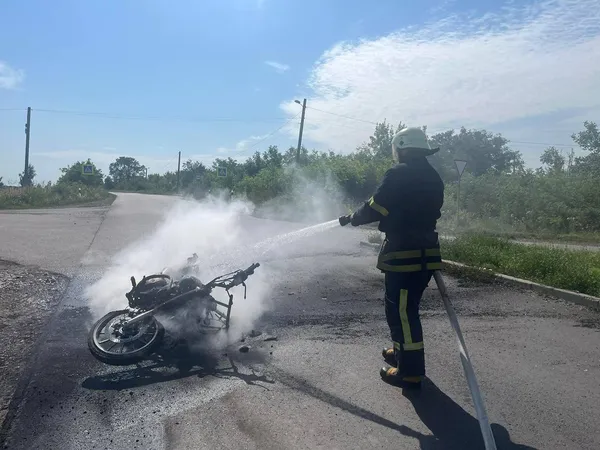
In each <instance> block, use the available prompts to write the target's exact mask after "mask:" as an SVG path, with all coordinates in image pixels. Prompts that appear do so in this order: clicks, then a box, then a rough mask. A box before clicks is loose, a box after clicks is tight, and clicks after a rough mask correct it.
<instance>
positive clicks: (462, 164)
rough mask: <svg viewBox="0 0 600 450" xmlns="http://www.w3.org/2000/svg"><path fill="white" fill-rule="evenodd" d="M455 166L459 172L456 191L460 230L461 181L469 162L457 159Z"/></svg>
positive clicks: (457, 219)
mask: <svg viewBox="0 0 600 450" xmlns="http://www.w3.org/2000/svg"><path fill="white" fill-rule="evenodd" d="M454 164H456V171H457V172H458V183H457V184H458V185H457V191H456V229H457V230H458V227H459V224H460V219H459V215H460V179H461V178H462V174H463V171H464V170H465V167H466V166H467V161H463V160H461V159H455V160H454Z"/></svg>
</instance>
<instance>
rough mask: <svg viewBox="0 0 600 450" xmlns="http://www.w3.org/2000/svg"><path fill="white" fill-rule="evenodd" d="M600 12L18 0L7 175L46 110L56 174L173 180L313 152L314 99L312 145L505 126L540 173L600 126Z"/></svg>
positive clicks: (51, 168)
mask: <svg viewBox="0 0 600 450" xmlns="http://www.w3.org/2000/svg"><path fill="white" fill-rule="evenodd" d="M370 4H371V5H374V6H370ZM594 5H595V6H594ZM599 9H600V8H598V7H597V4H596V2H595V1H592V0H580V1H574V0H558V1H542V2H536V1H528V2H518V1H511V2H501V1H458V0H456V1H449V0H443V1H437V0H436V1H434V0H427V1H413V2H398V1H397V0H379V1H377V2H366V1H364V0H363V1H358V0H346V1H342V0H327V1H324V0H303V1H291V0H289V1H284V0H203V1H192V0H179V1H166V0H145V1H134V0H107V1H103V2H84V1H79V0H54V1H52V2H49V1H44V0H28V1H27V2H23V1H18V0H4V1H3V2H2V5H1V6H0V157H1V159H0V160H1V161H2V163H1V164H0V176H2V177H3V179H4V181H5V182H7V181H8V182H13V183H16V182H17V181H18V173H20V172H22V170H23V165H24V162H23V161H24V142H25V139H24V138H25V135H24V123H25V110H26V108H27V107H28V106H31V107H32V108H33V113H32V125H31V131H32V134H31V147H30V148H31V156H30V161H31V163H32V164H33V165H34V166H35V167H36V170H37V173H38V177H37V181H43V180H46V181H48V180H55V179H56V178H57V177H58V176H59V174H60V172H59V168H60V167H64V166H66V165H68V164H70V163H72V162H74V161H76V160H78V159H85V158H87V157H91V158H92V160H94V161H95V162H96V163H97V164H98V165H99V166H100V167H101V168H103V170H104V172H105V173H107V172H108V165H109V164H110V162H112V161H113V160H114V159H115V158H116V157H118V156H121V155H127V156H135V157H136V158H138V159H139V160H140V162H142V163H143V164H146V165H147V166H148V167H149V170H150V172H163V171H164V170H166V169H171V170H173V169H175V168H176V165H177V152H178V151H181V152H182V159H183V160H185V159H187V158H193V159H201V160H203V161H205V162H207V163H210V162H211V161H212V160H213V159H214V158H215V157H228V156H231V157H235V158H242V159H244V158H245V157H247V156H249V155H251V154H252V153H253V152H254V151H256V150H264V149H265V148H266V147H267V146H268V145H269V144H277V145H279V146H280V147H281V148H284V149H285V148H287V147H289V146H295V145H296V141H297V133H298V123H299V118H298V117H296V115H297V114H298V113H299V112H300V106H299V105H297V104H295V103H293V100H294V99H296V98H298V99H302V98H303V97H307V98H308V106H309V108H310V109H307V116H306V125H305V127H306V128H305V135H304V143H305V144H306V145H307V146H308V147H310V148H318V149H321V150H328V149H332V150H334V151H340V152H348V151H351V150H353V149H354V148H355V147H356V145H358V144H360V143H361V142H362V141H364V140H366V139H367V138H368V136H369V134H370V132H371V131H372V129H373V125H372V123H370V122H376V121H379V120H383V119H385V118H387V119H388V120H390V121H392V122H398V121H400V120H402V121H404V122H405V123H409V124H411V125H428V127H429V128H430V129H431V130H432V131H442V130H445V129H447V128H451V127H459V126H461V125H465V126H467V127H485V128H487V129H488V130H490V131H493V132H502V133H503V134H504V135H505V136H506V137H507V138H509V139H511V140H513V141H515V143H514V144H513V146H514V147H515V148H518V149H519V150H521V151H522V152H523V154H524V155H525V158H526V160H527V162H528V163H529V164H531V165H533V166H537V165H539V163H538V159H539V155H540V153H541V152H542V151H543V149H544V148H545V145H542V144H546V143H549V144H561V145H565V147H561V148H564V149H565V150H569V149H570V145H571V144H572V141H571V139H570V134H571V133H572V132H574V131H578V130H580V129H582V127H583V125H582V123H583V121H584V120H597V119H598V113H599V112H600V68H599V66H600V63H598V62H595V61H600V12H598V10H599ZM594 58H595V59H594ZM13 109H14V110H13ZM323 111H325V112H328V113H329V114H327V113H325V112H323ZM336 114H337V115H336ZM340 116H348V117H352V118H355V119H359V120H352V119H348V118H347V117H340ZM278 128H279V130H278V131H276V130H277V129H278ZM575 149H576V150H577V148H575Z"/></svg>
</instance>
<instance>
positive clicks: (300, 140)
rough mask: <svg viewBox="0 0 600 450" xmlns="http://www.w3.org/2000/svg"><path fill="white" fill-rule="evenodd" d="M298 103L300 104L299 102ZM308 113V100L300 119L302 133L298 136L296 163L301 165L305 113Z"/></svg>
mask: <svg viewBox="0 0 600 450" xmlns="http://www.w3.org/2000/svg"><path fill="white" fill-rule="evenodd" d="M296 103H298V104H300V102H299V101H298V100H296ZM305 112H306V99H304V101H303V102H302V118H301V119H300V133H299V134H298V150H297V151H296V162H297V163H298V164H300V149H301V148H302V131H303V130H304V113H305Z"/></svg>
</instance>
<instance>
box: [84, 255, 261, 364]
mask: <svg viewBox="0 0 600 450" xmlns="http://www.w3.org/2000/svg"><path fill="white" fill-rule="evenodd" d="M196 261H197V255H195V254H194V256H193V257H192V258H188V265H187V266H185V267H184V270H183V271H180V272H179V274H178V276H172V275H169V274H168V273H165V270H163V271H162V272H161V273H159V274H155V275H149V276H144V277H143V278H142V279H141V280H140V282H139V283H136V280H135V277H133V276H132V277H131V285H132V289H131V291H129V292H127V293H126V294H125V296H126V297H127V300H128V302H129V307H128V308H126V309H122V310H118V311H111V312H109V313H108V314H106V315H105V316H104V317H102V318H100V319H99V320H98V321H97V322H96V323H95V324H94V325H93V326H92V328H91V329H90V331H89V333H88V347H89V350H90V352H91V353H92V355H93V356H94V357H95V358H96V359H98V360H99V361H102V362H103V363H106V364H111V365H129V364H134V363H137V362H139V361H141V360H143V359H145V358H147V357H148V356H149V355H151V354H152V353H153V352H154V351H155V350H156V349H157V347H158V346H159V344H160V343H161V342H162V340H163V337H164V332H165V328H164V326H163V324H162V323H161V322H160V321H159V320H158V318H157V316H161V317H163V316H164V317H166V318H167V319H168V318H169V317H173V316H174V315H175V314H176V313H177V312H179V311H181V310H182V309H186V310H190V311H193V312H194V314H196V323H197V325H198V332H219V331H222V330H225V331H226V330H228V329H229V325H230V317H231V309H232V306H233V294H232V293H230V292H229V290H230V289H231V288H233V287H235V286H238V285H242V286H243V287H244V298H246V284H245V281H246V280H247V279H248V277H249V276H250V275H252V274H253V273H254V270H255V269H256V268H257V267H259V266H260V264H258V263H256V264H252V265H251V266H250V267H248V268H247V269H245V270H236V271H234V272H231V273H227V274H225V275H221V276H218V277H216V278H215V279H213V280H212V281H210V282H209V283H207V284H203V283H202V282H201V281H200V279H199V278H197V277H196V276H195V275H191V274H190V272H192V271H193V270H194V268H195V265H194V263H195V262H196ZM217 287H219V288H222V289H224V290H225V291H226V292H227V295H228V297H229V302H228V303H223V302H219V301H217V300H216V299H215V298H214V297H213V296H212V295H211V293H212V291H213V289H214V288H217ZM219 307H221V308H223V309H219Z"/></svg>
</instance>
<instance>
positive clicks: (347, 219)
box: [339, 214, 352, 227]
mask: <svg viewBox="0 0 600 450" xmlns="http://www.w3.org/2000/svg"><path fill="white" fill-rule="evenodd" d="M351 220H352V215H350V214H349V215H347V216H340V218H339V221H340V225H341V226H343V227H345V226H346V225H348V224H349V223H350V221H351Z"/></svg>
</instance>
